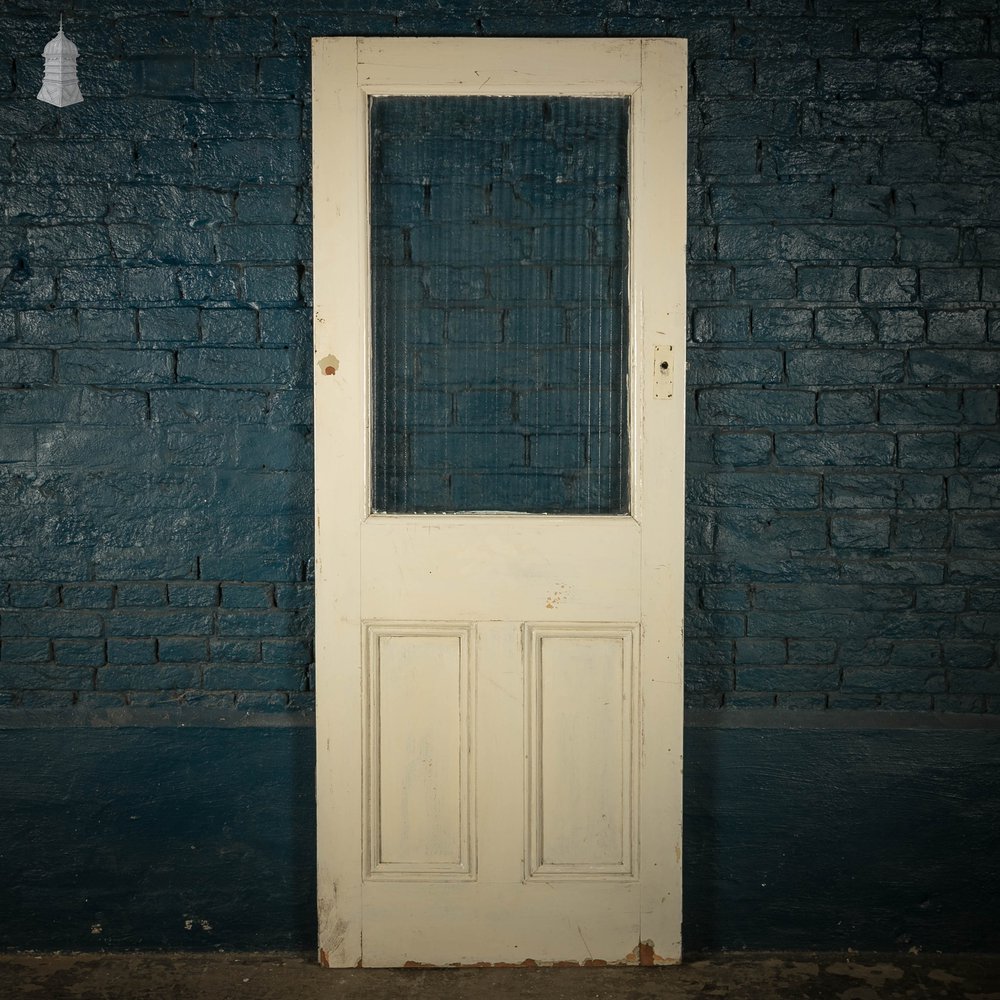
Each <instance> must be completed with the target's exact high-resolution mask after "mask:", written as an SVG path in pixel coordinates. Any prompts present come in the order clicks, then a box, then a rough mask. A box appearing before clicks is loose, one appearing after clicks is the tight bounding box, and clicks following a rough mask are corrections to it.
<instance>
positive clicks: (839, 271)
mask: <svg viewBox="0 0 1000 1000" xmlns="http://www.w3.org/2000/svg"><path fill="white" fill-rule="evenodd" d="M795 275H796V281H797V284H798V295H799V298H800V299H805V300H809V301H814V302H856V301H857V299H858V269H857V268H855V267H815V266H810V265H806V266H803V267H798V268H796V271H795Z"/></svg>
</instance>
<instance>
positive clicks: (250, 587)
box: [222, 583, 274, 609]
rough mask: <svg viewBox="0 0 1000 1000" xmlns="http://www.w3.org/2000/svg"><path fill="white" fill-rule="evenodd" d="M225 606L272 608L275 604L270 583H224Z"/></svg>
mask: <svg viewBox="0 0 1000 1000" xmlns="http://www.w3.org/2000/svg"><path fill="white" fill-rule="evenodd" d="M222 606H223V607H224V608H247V609H249V608H270V607H273V606H274V596H273V588H272V587H271V585H270V584H244V583H223V585H222Z"/></svg>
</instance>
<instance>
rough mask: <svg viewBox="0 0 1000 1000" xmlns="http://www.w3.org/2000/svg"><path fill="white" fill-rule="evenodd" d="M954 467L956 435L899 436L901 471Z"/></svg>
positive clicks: (935, 433) (938, 433)
mask: <svg viewBox="0 0 1000 1000" xmlns="http://www.w3.org/2000/svg"><path fill="white" fill-rule="evenodd" d="M954 466H955V435H954V434H949V433H946V432H941V431H939V432H933V433H923V434H900V435H899V467H900V468H901V469H939V468H940V469H950V468H954Z"/></svg>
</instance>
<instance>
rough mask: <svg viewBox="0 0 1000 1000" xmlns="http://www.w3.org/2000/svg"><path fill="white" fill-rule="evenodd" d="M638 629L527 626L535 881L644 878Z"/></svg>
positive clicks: (531, 874)
mask: <svg viewBox="0 0 1000 1000" xmlns="http://www.w3.org/2000/svg"><path fill="white" fill-rule="evenodd" d="M634 645H635V627H634V626H632V625H606V626H605V625H594V624H580V625H571V624H567V625H562V626H549V625H530V624H529V625H526V626H525V651H526V654H527V664H526V669H525V677H526V697H525V708H526V727H525V732H526V739H527V747H526V759H527V766H526V781H525V784H526V790H527V810H526V815H527V837H526V840H527V844H526V858H527V877H528V878H529V879H536V878H544V879H551V878H558V879H574V878H589V879H593V878H613V877H617V878H633V877H635V875H636V870H635V858H636V855H637V849H636V836H637V832H638V830H637V826H636V822H635V818H636V816H635V814H636V792H637V788H636V775H637V756H638V733H637V719H638V711H637V707H638V706H637V705H636V694H637V690H638V686H637V683H636V677H635V672H636V656H635V653H636V650H635V649H634Z"/></svg>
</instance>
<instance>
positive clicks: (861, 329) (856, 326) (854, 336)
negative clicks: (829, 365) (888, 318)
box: [816, 309, 876, 344]
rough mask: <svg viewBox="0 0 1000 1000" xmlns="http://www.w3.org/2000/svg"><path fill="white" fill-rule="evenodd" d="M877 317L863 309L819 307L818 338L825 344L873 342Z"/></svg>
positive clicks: (817, 314) (817, 320)
mask: <svg viewBox="0 0 1000 1000" xmlns="http://www.w3.org/2000/svg"><path fill="white" fill-rule="evenodd" d="M875 329H876V318H875V316H874V315H873V314H872V313H871V312H869V311H868V310H862V309H817V310H816V340H818V341H820V342H821V343H825V344H871V343H874V341H875Z"/></svg>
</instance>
